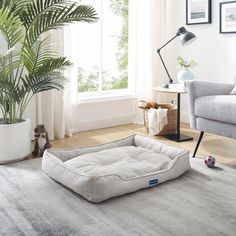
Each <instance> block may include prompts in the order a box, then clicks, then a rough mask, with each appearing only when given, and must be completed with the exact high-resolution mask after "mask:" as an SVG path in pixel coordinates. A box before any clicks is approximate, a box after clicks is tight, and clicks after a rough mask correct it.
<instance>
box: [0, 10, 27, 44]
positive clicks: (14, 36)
mask: <svg viewBox="0 0 236 236" xmlns="http://www.w3.org/2000/svg"><path fill="white" fill-rule="evenodd" d="M0 30H1V31H2V33H3V36H4V38H5V39H6V41H7V43H8V46H9V48H12V47H13V46H15V44H17V43H18V42H19V41H21V40H22V39H23V37H24V31H23V28H22V22H21V20H20V18H19V17H18V16H14V14H13V13H11V11H10V10H9V9H8V8H1V9H0Z"/></svg>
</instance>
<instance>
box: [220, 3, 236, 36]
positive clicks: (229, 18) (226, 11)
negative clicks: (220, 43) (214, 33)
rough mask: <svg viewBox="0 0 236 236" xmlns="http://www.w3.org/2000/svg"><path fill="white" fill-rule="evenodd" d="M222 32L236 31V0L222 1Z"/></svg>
mask: <svg viewBox="0 0 236 236" xmlns="http://www.w3.org/2000/svg"><path fill="white" fill-rule="evenodd" d="M220 33H221V34H226V33H236V1H231V2H222V3H220Z"/></svg>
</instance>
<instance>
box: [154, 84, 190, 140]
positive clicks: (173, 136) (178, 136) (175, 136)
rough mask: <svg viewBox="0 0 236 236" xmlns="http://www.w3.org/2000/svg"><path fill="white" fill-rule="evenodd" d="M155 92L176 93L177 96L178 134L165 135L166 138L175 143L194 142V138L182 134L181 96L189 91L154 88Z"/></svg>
mask: <svg viewBox="0 0 236 236" xmlns="http://www.w3.org/2000/svg"><path fill="white" fill-rule="evenodd" d="M154 91H157V92H160V93H175V94H177V133H175V134H168V135H164V137H165V138H167V139H170V140H172V141H175V142H183V141H189V140H193V138H192V137H190V136H187V135H184V134H181V133H180V95H181V94H187V91H185V90H184V89H179V88H170V89H169V88H162V87H154Z"/></svg>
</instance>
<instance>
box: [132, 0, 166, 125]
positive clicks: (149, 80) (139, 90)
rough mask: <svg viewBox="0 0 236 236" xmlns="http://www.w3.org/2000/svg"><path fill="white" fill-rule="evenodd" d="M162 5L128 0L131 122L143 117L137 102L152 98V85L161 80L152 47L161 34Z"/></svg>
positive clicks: (154, 1) (149, 0)
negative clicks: (133, 110) (133, 109)
mask: <svg viewBox="0 0 236 236" xmlns="http://www.w3.org/2000/svg"><path fill="white" fill-rule="evenodd" d="M166 5H167V3H166V0H130V8H129V14H130V22H129V29H130V31H129V45H130V46H129V70H130V72H129V73H130V74H129V76H130V78H132V80H133V81H134V82H133V84H134V89H135V98H136V114H135V118H134V123H142V120H143V118H142V112H141V111H140V110H139V109H138V108H137V102H138V101H139V100H141V99H145V100H150V99H154V97H155V94H154V93H153V87H154V86H157V85H158V84H160V83H161V81H162V76H161V75H162V73H163V70H162V68H161V67H160V61H159V58H158V56H157V53H156V50H157V48H158V47H160V45H161V44H162V41H164V38H165V29H166V11H167V6H166Z"/></svg>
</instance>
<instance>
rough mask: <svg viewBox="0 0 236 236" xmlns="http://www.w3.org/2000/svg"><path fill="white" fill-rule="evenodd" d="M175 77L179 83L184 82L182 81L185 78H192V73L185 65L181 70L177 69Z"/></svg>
mask: <svg viewBox="0 0 236 236" xmlns="http://www.w3.org/2000/svg"><path fill="white" fill-rule="evenodd" d="M177 79H178V81H179V82H180V83H182V84H184V81H186V80H193V79H194V74H193V72H192V71H190V70H189V69H188V68H187V67H184V68H183V69H182V70H181V71H179V73H178V75H177Z"/></svg>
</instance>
